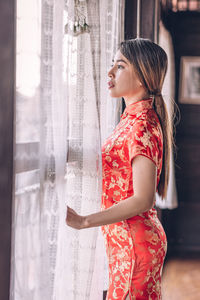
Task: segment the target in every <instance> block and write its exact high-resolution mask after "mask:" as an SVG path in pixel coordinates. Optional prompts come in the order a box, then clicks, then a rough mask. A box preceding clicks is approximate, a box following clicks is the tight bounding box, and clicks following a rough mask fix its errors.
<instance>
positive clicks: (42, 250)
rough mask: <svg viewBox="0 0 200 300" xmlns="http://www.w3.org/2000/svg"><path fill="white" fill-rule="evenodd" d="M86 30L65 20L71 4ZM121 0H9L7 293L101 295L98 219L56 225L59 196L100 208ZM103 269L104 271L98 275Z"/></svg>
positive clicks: (32, 299) (113, 114) (34, 299)
mask: <svg viewBox="0 0 200 300" xmlns="http://www.w3.org/2000/svg"><path fill="white" fill-rule="evenodd" d="M75 2H76V4H77V3H78V4H79V9H80V12H81V13H82V14H83V15H85V16H86V20H87V24H88V25H89V28H90V32H89V33H84V34H80V35H78V36H72V35H69V34H64V27H65V24H66V23H67V22H69V21H70V20H71V18H73V14H74V11H73V9H72V7H74V4H75ZM123 14H124V1H120V0H109V1H106V0H103V1H100V0H99V1H96V0H89V1H83V0H82V1H72V0H68V1H64V0H61V1H56V0H29V1H26V0H18V1H17V81H16V94H17V97H16V151H15V172H16V176H15V187H16V192H15V198H14V205H13V223H12V224H13V237H12V269H11V277H12V278H11V287H10V299H11V300H42V299H49V300H51V299H56V300H64V299H67V300H68V299H69V300H74V299H76V300H79V299H80V300H83V299H91V300H94V299H95V300H98V299H99V300H100V299H102V294H103V288H104V286H103V284H104V275H105V272H104V264H105V263H104V259H105V256H104V253H105V252H104V251H105V250H104V244H103V241H102V236H101V231H100V228H91V229H86V230H82V231H76V230H73V229H71V228H69V227H67V226H66V225H65V215H66V204H68V205H69V206H71V207H73V208H74V209H75V210H76V211H77V212H79V213H81V214H88V213H92V212H95V211H98V210H100V201H101V142H102V141H103V140H104V139H105V137H106V136H107V135H108V134H109V132H110V131H111V130H112V129H113V128H114V127H115V125H116V123H117V122H118V118H119V115H120V112H121V111H120V109H121V102H119V101H118V100H117V99H113V100H111V99H110V98H109V97H108V93H107V69H108V68H109V66H110V63H111V61H112V58H113V56H114V53H115V51H116V49H117V44H118V43H119V42H120V40H122V39H123V23H124V22H123ZM105 278H106V277H105Z"/></svg>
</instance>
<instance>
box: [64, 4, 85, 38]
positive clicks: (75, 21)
mask: <svg viewBox="0 0 200 300" xmlns="http://www.w3.org/2000/svg"><path fill="white" fill-rule="evenodd" d="M69 2H71V3H69V6H71V5H73V8H72V13H71V16H69V20H68V23H67V24H66V25H65V33H66V34H70V35H72V36H78V35H79V34H83V33H86V32H87V33H88V32H89V25H88V24H87V21H86V15H87V3H86V0H73V1H69Z"/></svg>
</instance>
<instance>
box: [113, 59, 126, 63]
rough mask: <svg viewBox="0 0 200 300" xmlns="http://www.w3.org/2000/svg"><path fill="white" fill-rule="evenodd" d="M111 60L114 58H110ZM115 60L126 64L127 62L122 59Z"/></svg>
mask: <svg viewBox="0 0 200 300" xmlns="http://www.w3.org/2000/svg"><path fill="white" fill-rule="evenodd" d="M112 62H114V59H113V60H112ZM116 62H123V63H125V64H127V62H126V61H125V60H123V59H117V60H116Z"/></svg>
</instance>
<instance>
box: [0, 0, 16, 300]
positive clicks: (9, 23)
mask: <svg viewBox="0 0 200 300" xmlns="http://www.w3.org/2000/svg"><path fill="white" fill-rule="evenodd" d="M15 22H16V3H15V0H6V1H5V0H0V66H1V72H0V162H1V163H0V222H1V225H0V299H4V300H8V299H9V290H10V261H11V224H12V197H13V178H14V177H13V153H14V147H13V142H14V114H15V56H16V51H15V48H16V47H15V40H16V38H15V35H16V34H15V32H16V29H15V28H16V25H15Z"/></svg>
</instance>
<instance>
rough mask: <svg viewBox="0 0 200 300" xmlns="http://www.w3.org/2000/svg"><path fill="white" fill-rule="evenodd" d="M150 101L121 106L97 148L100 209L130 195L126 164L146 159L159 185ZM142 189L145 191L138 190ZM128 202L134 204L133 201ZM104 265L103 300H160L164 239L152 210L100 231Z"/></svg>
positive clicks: (159, 146)
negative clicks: (105, 289)
mask: <svg viewBox="0 0 200 300" xmlns="http://www.w3.org/2000/svg"><path fill="white" fill-rule="evenodd" d="M162 138H163V137H162V130H161V126H160V123H159V119H158V116H157V114H156V112H155V111H154V109H153V108H152V99H147V100H141V101H138V102H136V103H133V104H130V105H128V106H127V107H126V109H125V111H124V113H123V114H122V116H121V120H120V122H119V124H118V125H117V127H116V128H115V130H114V131H113V133H112V134H111V136H110V137H109V138H108V139H107V140H106V142H105V144H104V145H103V147H102V165H103V187H102V189H103V190H102V193H103V194H102V210H103V209H106V208H109V207H110V206H112V205H116V204H117V203H118V202H120V201H123V200H124V199H127V198H128V197H130V196H132V195H133V194H134V190H133V179H132V178H133V176H134V174H132V165H131V164H132V160H133V159H134V157H136V156H137V155H143V156H146V157H148V158H149V159H151V161H152V162H153V163H154V164H155V165H156V167H157V185H158V183H159V178H160V173H161V168H162V155H163V139H162ZM144 188H145V187H144ZM133 201H134V200H133ZM101 228H102V232H103V236H104V239H105V245H106V253H107V256H108V265H109V289H108V292H107V298H106V299H107V300H114V299H115V300H124V299H125V298H126V296H127V295H129V298H130V299H131V300H132V299H137V300H152V299H156V300H158V299H161V273H162V267H163V262H164V258H165V254H166V249H167V241H166V235H165V232H164V230H163V227H162V225H161V223H160V222H159V219H158V217H157V212H156V210H155V209H154V208H152V209H150V210H149V211H147V212H144V213H141V214H139V215H137V216H134V217H132V218H130V219H127V220H125V221H121V222H117V223H114V224H110V225H104V226H102V227H101Z"/></svg>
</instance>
